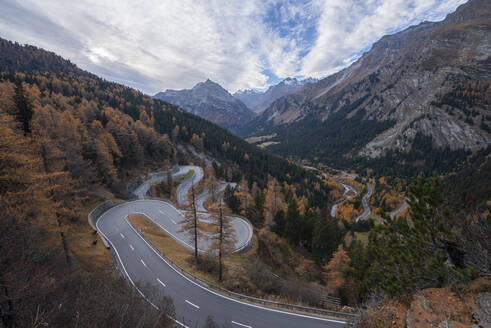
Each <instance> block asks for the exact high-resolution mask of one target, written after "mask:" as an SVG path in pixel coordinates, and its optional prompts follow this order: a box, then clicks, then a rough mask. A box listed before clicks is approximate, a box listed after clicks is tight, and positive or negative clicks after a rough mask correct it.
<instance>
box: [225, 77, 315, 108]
mask: <svg viewBox="0 0 491 328" xmlns="http://www.w3.org/2000/svg"><path fill="white" fill-rule="evenodd" d="M316 81H317V80H316V79H314V78H306V79H303V80H297V79H296V78H291V77H288V78H286V79H284V80H282V81H281V82H280V83H278V84H275V85H272V86H270V87H269V88H268V89H267V90H266V91H264V92H263V91H256V90H254V89H245V90H238V91H237V92H235V93H234V94H233V96H234V97H235V98H237V99H239V100H241V101H242V102H243V103H244V104H246V106H247V107H249V108H250V109H251V110H253V111H254V112H255V113H261V112H262V111H264V110H265V109H266V108H267V107H268V106H269V105H270V104H271V103H272V102H274V101H275V100H277V99H279V98H281V97H283V96H286V95H288V94H291V93H294V92H296V91H297V90H299V89H300V88H302V87H304V86H305V85H306V84H310V83H315V82H316Z"/></svg>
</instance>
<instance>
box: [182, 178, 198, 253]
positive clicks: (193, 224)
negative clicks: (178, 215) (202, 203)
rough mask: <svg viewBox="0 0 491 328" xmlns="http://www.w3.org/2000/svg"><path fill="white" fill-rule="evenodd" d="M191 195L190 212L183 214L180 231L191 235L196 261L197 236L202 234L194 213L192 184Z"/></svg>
mask: <svg viewBox="0 0 491 328" xmlns="http://www.w3.org/2000/svg"><path fill="white" fill-rule="evenodd" d="M191 196H192V199H193V200H192V212H191V213H187V214H186V215H184V219H183V220H182V222H181V228H182V231H185V232H187V233H188V234H190V235H191V237H192V239H193V244H194V259H195V260H196V261H198V252H199V249H198V238H200V236H201V235H202V233H201V232H202V231H201V228H200V226H199V224H198V216H197V214H196V195H195V191H194V184H191Z"/></svg>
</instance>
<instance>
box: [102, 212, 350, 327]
mask: <svg viewBox="0 0 491 328" xmlns="http://www.w3.org/2000/svg"><path fill="white" fill-rule="evenodd" d="M121 207H123V208H124V207H125V206H121ZM117 211H119V210H117ZM120 214H123V213H120ZM120 214H119V213H118V215H115V212H111V211H108V212H106V213H104V214H103V215H102V216H101V217H100V219H99V220H98V221H97V229H98V231H100V232H101V234H102V235H103V237H104V238H106V240H108V241H109V243H110V245H111V248H112V250H113V251H114V253H115V254H116V258H117V261H118V264H119V266H120V267H121V271H122V272H123V273H124V274H125V276H126V277H127V278H128V279H129V280H130V282H131V283H132V284H133V285H134V286H135V287H136V288H137V289H138V290H139V292H140V293H141V294H142V296H144V297H145V298H147V300H149V301H150V302H152V303H153V304H158V300H159V299H160V297H162V295H165V296H170V297H172V299H173V300H174V306H175V309H176V320H177V321H179V322H180V323H181V324H182V325H185V326H187V327H201V326H202V325H204V323H205V322H206V318H207V316H208V315H212V316H213V317H214V319H215V321H216V322H217V323H218V324H220V325H227V326H229V327H246V328H247V327H254V328H259V327H268V328H270V327H284V328H293V327H324V328H325V327H345V326H346V323H345V322H344V321H342V320H335V319H329V318H320V317H314V316H310V315H305V314H298V313H292V312H287V311H283V310H279V309H272V308H266V307H262V306H259V305H256V304H249V303H246V302H242V301H239V300H235V299H233V298H230V297H228V296H225V295H221V294H218V293H217V292H215V291H212V290H209V289H207V288H205V287H203V286H201V285H199V284H197V283H195V282H193V281H191V280H190V279H189V278H187V277H185V276H183V275H182V274H181V273H180V272H178V271H177V270H175V269H174V268H173V267H172V266H171V265H170V264H168V263H167V262H166V261H165V260H164V259H163V258H162V257H160V255H159V254H157V252H156V251H154V250H153V249H152V248H151V247H150V245H148V244H147V243H146V241H145V240H144V239H143V238H142V237H141V236H140V235H139V233H137V232H136V231H135V230H134V229H133V227H132V226H131V225H130V224H129V223H128V221H127V219H126V216H124V215H120ZM152 287H153V288H152ZM150 288H152V289H151V290H150Z"/></svg>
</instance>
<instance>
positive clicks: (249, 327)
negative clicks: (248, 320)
mask: <svg viewBox="0 0 491 328" xmlns="http://www.w3.org/2000/svg"><path fill="white" fill-rule="evenodd" d="M232 323H233V324H235V325H239V326H242V327H246V328H252V326H248V325H244V324H243V323H240V322H235V321H232Z"/></svg>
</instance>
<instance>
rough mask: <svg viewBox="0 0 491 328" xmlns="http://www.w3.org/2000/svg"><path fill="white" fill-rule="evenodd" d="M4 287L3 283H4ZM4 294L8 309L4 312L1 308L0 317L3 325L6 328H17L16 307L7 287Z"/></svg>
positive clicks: (4, 286)
mask: <svg viewBox="0 0 491 328" xmlns="http://www.w3.org/2000/svg"><path fill="white" fill-rule="evenodd" d="M2 285H3V283H2ZM3 293H4V296H5V299H6V302H5V303H6V304H7V308H6V309H5V311H3V310H2V306H0V317H1V318H2V323H3V324H4V325H5V327H15V326H16V325H15V319H14V315H13V313H14V306H13V303H12V299H11V298H10V296H9V291H8V289H7V286H6V285H3Z"/></svg>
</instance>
